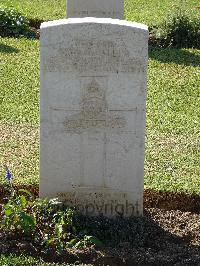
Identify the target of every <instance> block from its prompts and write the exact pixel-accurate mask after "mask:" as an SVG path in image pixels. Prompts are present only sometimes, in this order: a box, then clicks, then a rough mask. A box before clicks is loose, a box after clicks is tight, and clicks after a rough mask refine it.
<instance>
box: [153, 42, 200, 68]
mask: <svg viewBox="0 0 200 266" xmlns="http://www.w3.org/2000/svg"><path fill="white" fill-rule="evenodd" d="M149 57H150V58H151V59H155V60H158V61H160V62H162V63H175V64H178V65H185V66H194V67H197V66H200V55H198V54H195V53H194V52H192V51H191V50H186V49H176V48H154V47H150V48H149Z"/></svg>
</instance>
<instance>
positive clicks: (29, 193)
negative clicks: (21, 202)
mask: <svg viewBox="0 0 200 266" xmlns="http://www.w3.org/2000/svg"><path fill="white" fill-rule="evenodd" d="M19 192H22V193H25V194H28V195H29V196H32V194H31V192H30V191H28V190H26V189H22V188H21V189H19Z"/></svg>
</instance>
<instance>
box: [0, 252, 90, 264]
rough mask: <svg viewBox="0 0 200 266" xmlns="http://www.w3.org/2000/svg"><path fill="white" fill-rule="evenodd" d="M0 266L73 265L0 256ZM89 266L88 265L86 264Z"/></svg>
mask: <svg viewBox="0 0 200 266" xmlns="http://www.w3.org/2000/svg"><path fill="white" fill-rule="evenodd" d="M0 265H2V266H36V265H37V266H73V265H74V264H60V263H59V264H58V263H45V262H44V261H42V260H41V259H40V260H39V259H35V258H33V257H30V256H29V257H28V256H23V255H21V256H16V255H9V256H5V255H0ZM76 265H79V266H86V264H76ZM87 265H88V266H90V265H89V264H87Z"/></svg>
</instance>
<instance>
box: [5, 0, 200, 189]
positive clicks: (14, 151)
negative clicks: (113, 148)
mask: <svg viewBox="0 0 200 266" xmlns="http://www.w3.org/2000/svg"><path fill="white" fill-rule="evenodd" d="M1 3H2V4H4V5H6V6H11V5H13V6H15V7H18V9H19V10H21V11H22V12H23V13H24V14H25V15H27V16H28V17H32V18H39V19H44V20H50V19H55V18H62V17H64V14H65V0H62V1H61V0H58V1H53V0H46V1H44V0H35V1H31V0H23V1H21V0H12V1H11V0H2V1H1ZM173 3H174V1H172V0H163V1H159V0H151V1H144V0H141V1H139V0H136V1H131V0H127V1H126V3H125V5H126V8H125V13H126V18H127V19H128V20H136V21H139V22H144V23H147V24H155V23H157V22H159V21H161V20H163V18H164V17H165V16H166V14H167V13H169V12H171V10H172V8H173V5H174V4H173ZM184 3H185V4H184V5H183V4H182V6H184V8H185V9H188V10H189V11H190V12H191V13H195V12H199V11H197V10H196V11H195V9H193V7H194V6H197V5H198V1H195V0H190V1H184ZM199 62H200V51H199V50H188V49H158V48H157V49H156V48H152V49H150V60H149V73H148V101H147V137H146V162H145V185H146V186H147V187H148V188H153V189H158V190H164V191H174V192H176V191H184V192H188V193H197V194H200V178H199V175H200V166H199V161H198V158H199V150H200V148H199V144H198V139H199V137H200V136H199V125H198V123H199V106H200V101H199V92H198V91H199V85H200V78H199V77H200V66H199V65H198V63H199ZM0 76H1V79H0V88H1V90H0V132H1V135H0V151H1V152H0V162H2V163H5V164H7V165H9V166H10V168H11V170H12V172H13V174H14V177H15V182H17V183H22V184H30V183H31V184H38V182H39V174H38V167H39V166H38V165H39V151H38V150H39V149H38V146H39V137H38V124H39V104H38V102H39V41H38V40H27V39H23V38H21V39H12V38H10V39H9V38H1V39H0ZM0 180H1V182H3V180H4V177H3V173H0Z"/></svg>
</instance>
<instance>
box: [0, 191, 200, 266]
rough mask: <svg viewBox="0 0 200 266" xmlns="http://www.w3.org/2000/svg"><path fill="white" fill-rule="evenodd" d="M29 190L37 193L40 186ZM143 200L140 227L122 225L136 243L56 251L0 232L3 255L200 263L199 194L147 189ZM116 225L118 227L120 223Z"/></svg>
mask: <svg viewBox="0 0 200 266" xmlns="http://www.w3.org/2000/svg"><path fill="white" fill-rule="evenodd" d="M28 189H29V190H31V191H32V192H33V193H34V194H35V195H36V196H37V193H38V188H36V187H29V188H28ZM3 194H4V193H3V187H0V195H3ZM4 195H5V194H4ZM144 202H145V212H144V217H141V218H137V223H140V225H141V226H139V227H136V229H133V230H132V229H130V225H132V224H130V223H126V222H125V223H123V224H122V228H121V230H122V231H123V232H124V235H127V232H128V233H130V234H132V238H133V236H134V235H135V242H134V241H133V243H132V242H129V239H128V237H122V238H121V242H120V241H119V242H118V243H115V245H114V246H113V245H112V246H109V245H108V246H107V247H106V248H102V249H98V248H96V247H95V246H94V247H91V248H87V249H73V248H72V249H67V250H66V251H64V252H62V254H57V253H56V251H55V250H52V249H51V250H47V249H42V248H41V247H38V246H34V245H33V244H32V243H30V242H28V241H27V240H24V239H23V238H21V237H19V236H15V235H9V236H8V235H5V234H4V233H3V232H0V243H1V245H0V254H10V253H15V254H25V255H31V256H34V257H37V258H42V259H43V260H44V261H47V262H67V263H74V264H75V265H79V264H81V263H86V264H90V265H91V264H92V265H110V266H118V265H130V266H134V265H184V266H185V265H191V266H195V265H198V266H199V265H200V197H199V196H197V195H184V194H173V193H171V194H170V193H161V192H153V191H149V190H146V191H145V197H144ZM120 225H121V224H120ZM114 226H117V223H116V224H114ZM138 228H139V232H138ZM114 229H115V228H114ZM116 229H117V230H119V228H116ZM130 230H132V232H131V231H130ZM134 230H135V231H134ZM113 231H114V230H112V232H113ZM126 238H127V240H126Z"/></svg>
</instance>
